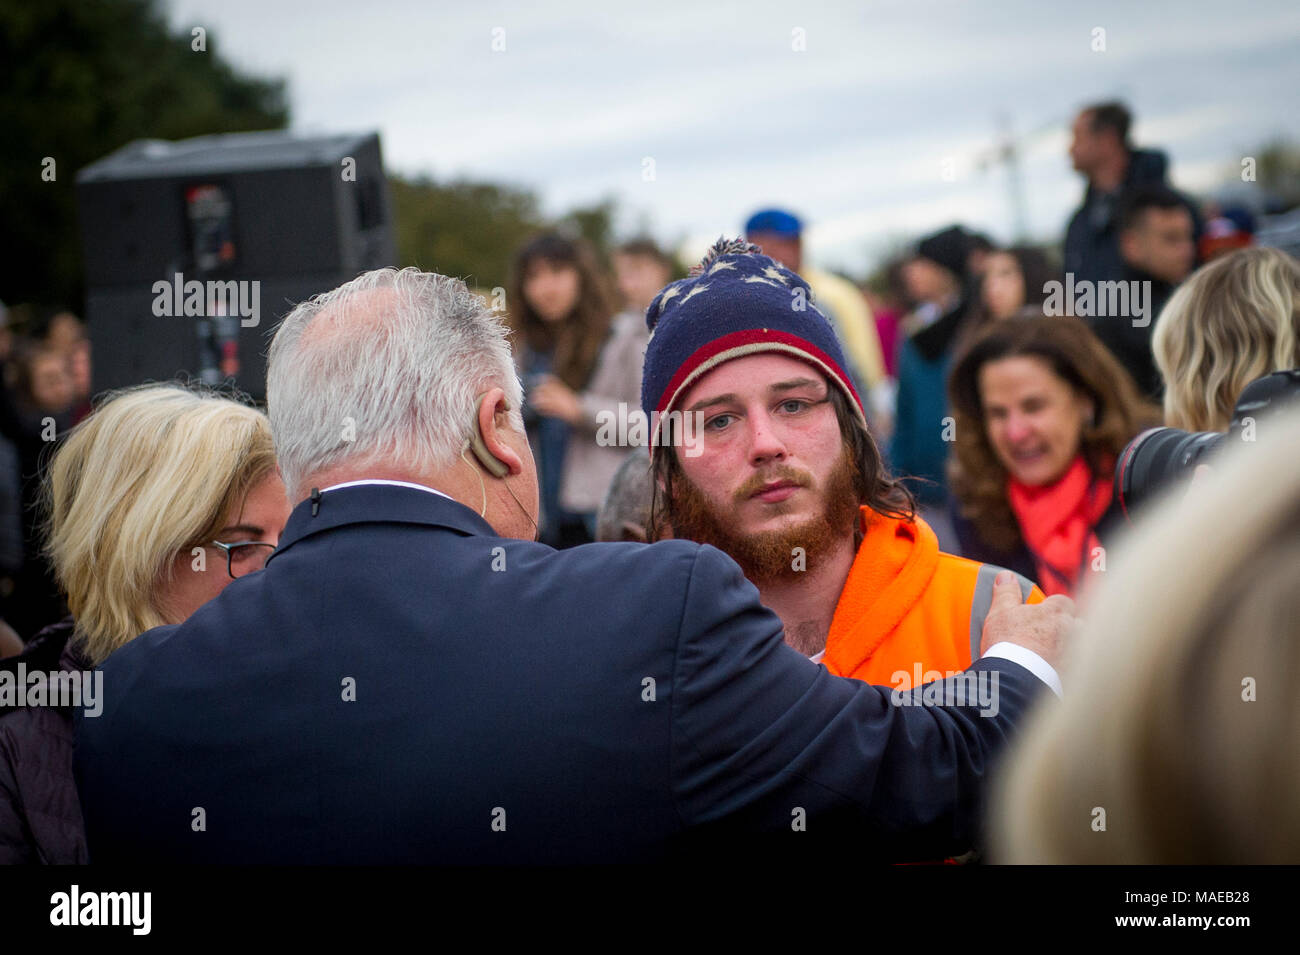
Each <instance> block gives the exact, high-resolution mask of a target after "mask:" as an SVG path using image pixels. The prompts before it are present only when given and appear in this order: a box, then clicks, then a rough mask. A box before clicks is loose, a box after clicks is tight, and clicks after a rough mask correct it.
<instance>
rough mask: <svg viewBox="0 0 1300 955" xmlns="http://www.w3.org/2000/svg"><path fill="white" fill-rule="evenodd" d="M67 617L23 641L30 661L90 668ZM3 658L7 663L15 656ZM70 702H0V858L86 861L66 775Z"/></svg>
mask: <svg viewBox="0 0 1300 955" xmlns="http://www.w3.org/2000/svg"><path fill="white" fill-rule="evenodd" d="M71 635H72V618H71V617H69V618H67V619H66V620H63V621H61V622H59V623H56V624H53V625H51V626H49V627H46V628H45V629H44V630H42V631H41V632H40V634H38V635H37V636H36V637H34V638H33V639H32V642H31V643H30V644H28V648H27V651H26V652H24V653H23V655H22V657H20V658H18V659H23V660H26V661H27V666H28V668H29V669H38V668H39V669H48V668H49V662H48V661H49V660H50V659H52V658H53V657H54V654H55V653H58V657H57V663H56V667H57V669H60V670H84V669H89V664H88V662H87V661H86V659H85V658H84V657H83V656H82V655H81V654H80V653H79V652H78V651H77V650H76V649H74V648H73V647H72V646H70V641H69V637H71ZM14 662H16V660H8V661H6V663H14ZM73 740H74V735H73V730H72V710H71V709H68V708H63V707H53V706H38V707H30V708H26V707H25V708H21V709H13V710H0V865H15V864H22V863H44V864H47V865H70V864H83V863H85V862H86V861H87V855H86V832H85V825H84V824H83V823H82V821H81V803H80V801H79V800H78V798H77V787H76V784H75V782H74V781H73V778H72V747H73Z"/></svg>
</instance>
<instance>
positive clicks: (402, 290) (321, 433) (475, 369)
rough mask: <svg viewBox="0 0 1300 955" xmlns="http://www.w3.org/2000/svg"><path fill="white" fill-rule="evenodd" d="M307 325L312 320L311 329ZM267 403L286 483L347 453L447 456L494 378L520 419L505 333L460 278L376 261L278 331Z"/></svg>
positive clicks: (381, 457)
mask: <svg viewBox="0 0 1300 955" xmlns="http://www.w3.org/2000/svg"><path fill="white" fill-rule="evenodd" d="M309 328H310V331H308V329H309ZM266 379H267V380H266V398H267V410H268V412H269V415H270V418H271V432H272V436H273V437H274V440H275V453H276V456H277V458H278V459H279V465H280V470H281V472H282V474H283V476H284V483H285V487H286V488H287V489H288V491H289V493H290V494H291V495H292V494H294V493H295V492H296V491H297V489H298V488H299V487H300V485H301V484H302V482H303V480H304V479H305V478H306V477H307V476H309V475H311V474H313V473H315V472H317V471H320V470H322V469H323V468H326V467H330V466H332V465H335V464H337V463H339V462H341V461H345V460H347V461H355V462H356V463H358V464H384V465H392V466H399V467H403V468H406V469H411V470H436V469H440V468H445V467H450V466H451V465H452V464H453V463H454V462H455V460H456V458H457V457H458V456H459V455H460V453H461V449H462V448H463V447H464V444H465V439H466V438H467V437H468V435H469V433H470V429H471V427H472V426H473V420H474V415H475V414H476V413H477V410H478V398H479V396H480V395H482V393H483V392H485V391H487V390H488V389H489V388H491V387H493V386H498V387H500V388H502V389H503V390H504V391H505V393H506V397H507V398H508V399H509V401H510V406H511V412H510V421H511V424H512V426H513V427H515V428H516V429H518V430H522V429H523V418H522V415H521V414H520V411H519V409H520V405H521V404H522V400H523V389H522V388H521V387H520V384H519V376H518V374H517V372H516V370H515V365H514V361H513V359H512V357H511V352H510V342H509V338H508V332H507V329H506V327H505V325H504V323H503V322H502V321H501V319H500V318H499V317H498V316H497V315H496V314H494V313H493V312H492V311H491V310H490V309H489V308H488V306H487V303H486V302H485V301H483V300H482V299H481V298H479V297H478V296H477V295H475V294H474V293H472V292H471V291H470V290H469V289H468V288H466V286H465V283H464V282H462V281H461V280H460V279H454V278H448V277H447V276H445V275H437V274H434V273H432V272H421V271H419V270H417V269H414V268H405V269H402V270H401V271H398V270H397V269H391V268H388V269H376V270H375V271H373V272H366V273H364V274H363V275H360V276H358V277H357V278H355V279H353V280H352V281H351V282H348V283H346V284H345V285H340V286H339V287H338V288H336V289H334V290H333V291H332V292H325V293H323V294H321V295H317V296H315V297H314V298H312V299H310V300H308V301H306V302H303V303H302V304H300V305H298V306H296V307H295V308H294V309H293V311H291V312H290V313H289V314H288V315H286V316H285V318H284V321H283V322H281V323H280V327H279V328H278V329H277V330H276V333H275V338H274V340H273V341H272V342H271V352H270V357H269V360H268V363H267V375H266Z"/></svg>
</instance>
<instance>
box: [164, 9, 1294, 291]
mask: <svg viewBox="0 0 1300 955" xmlns="http://www.w3.org/2000/svg"><path fill="white" fill-rule="evenodd" d="M168 13H169V16H170V19H171V23H172V25H173V27H174V28H177V29H184V30H185V31H187V32H188V30H189V29H190V28H192V27H193V26H203V27H204V28H206V29H207V30H208V31H209V34H210V36H211V37H212V38H213V39H214V42H213V46H214V47H215V48H217V49H219V50H220V52H221V54H222V55H223V56H224V57H226V58H228V59H229V60H231V61H232V62H233V63H235V64H236V65H237V66H239V67H240V68H242V69H245V70H248V71H252V72H255V73H261V74H269V75H276V76H283V77H285V78H286V79H287V80H288V89H289V102H290V107H291V111H292V127H293V128H294V129H295V130H299V131H304V132H314V131H322V132H354V131H364V130H371V129H374V130H378V131H379V133H380V134H381V137H382V143H383V150H384V158H385V163H386V165H387V166H388V168H389V169H390V170H393V171H397V172H401V173H405V174H414V173H420V172H428V173H432V174H433V175H434V176H435V177H438V178H440V179H441V178H447V177H452V176H468V177H472V178H479V179H488V180H494V181H502V182H509V183H513V184H518V185H523V186H527V187H529V188H532V189H533V190H535V191H536V192H537V193H538V194H539V195H540V196H541V198H542V200H543V203H544V206H545V208H546V209H547V211H548V212H553V213H559V212H562V211H564V210H566V209H568V208H570V207H572V206H574V205H577V204H583V203H590V202H594V201H597V200H599V199H601V198H603V197H605V196H614V197H616V198H617V199H618V200H619V202H620V205H621V207H622V209H623V211H624V214H625V215H624V219H623V220H621V221H620V223H619V226H620V229H621V231H622V232H623V233H624V234H627V233H630V232H631V231H633V230H637V229H638V228H640V227H642V226H645V227H648V228H649V229H650V230H651V231H652V232H653V233H654V234H655V235H656V236H657V237H658V238H660V239H661V240H664V241H668V242H672V243H677V242H679V241H682V242H684V243H685V245H686V250H687V253H688V254H693V253H694V252H696V251H698V250H699V248H700V247H701V246H703V245H705V244H707V242H708V241H709V240H710V239H711V238H713V237H716V236H717V235H718V234H719V233H722V232H726V233H728V234H734V233H737V232H738V231H739V230H740V228H741V225H742V224H743V222H744V219H745V217H746V216H747V214H748V213H749V212H750V211H752V210H754V209H756V208H758V207H760V206H764V205H774V204H775V205H782V206H786V207H788V208H791V209H792V210H794V211H796V212H797V213H799V214H800V215H801V216H802V217H803V218H804V219H805V221H806V222H808V223H809V231H808V236H807V239H806V242H807V243H808V245H809V250H810V254H811V256H812V257H813V258H814V259H816V260H818V261H819V262H820V263H821V264H823V265H829V266H832V267H844V268H848V269H850V270H851V271H854V272H858V271H861V270H862V269H863V268H864V266H865V265H866V264H867V263H868V262H869V261H870V260H871V259H872V258H873V257H874V256H875V255H878V254H879V252H880V251H881V250H882V249H883V248H885V247H886V246H887V245H888V244H889V243H890V242H892V241H896V240H897V239H899V238H903V237H909V236H915V235H916V234H917V233H919V232H920V231H923V230H925V229H929V228H935V227H940V226H943V225H946V224H948V223H950V222H953V221H963V222H965V223H967V224H969V225H972V226H975V227H978V228H982V229H985V230H986V231H988V232H990V233H991V234H992V235H993V236H994V237H995V238H998V239H1002V240H1005V239H1009V238H1010V237H1011V234H1012V230H1013V221H1014V220H1013V214H1012V203H1011V200H1010V190H1009V189H1008V185H1007V177H1006V173H1005V170H1004V169H1003V167H1001V166H996V165H995V166H993V167H992V168H988V169H985V170H981V169H980V163H979V159H980V156H981V155H982V154H983V153H984V152H986V151H987V150H988V149H989V148H990V147H991V146H992V145H993V144H994V143H995V142H996V140H997V136H998V130H999V123H1000V122H1007V123H1009V124H1010V126H1011V128H1012V129H1013V130H1014V131H1015V133H1016V134H1017V135H1018V136H1019V137H1021V139H1022V143H1023V149H1022V153H1021V155H1022V160H1021V173H1022V175H1021V182H1022V190H1023V195H1024V197H1025V201H1026V207H1027V220H1028V225H1029V229H1030V232H1031V234H1032V235H1034V236H1035V237H1038V238H1043V239H1055V238H1057V237H1058V236H1059V233H1060V232H1061V231H1062V230H1063V228H1064V224H1065V220H1066V218H1067V217H1068V215H1069V212H1070V210H1071V208H1072V207H1073V206H1074V205H1076V204H1077V202H1078V200H1079V198H1080V194H1081V190H1082V185H1081V182H1080V180H1079V179H1078V177H1077V176H1076V175H1075V174H1074V173H1073V172H1072V171H1071V170H1070V167H1069V162H1068V159H1067V158H1066V155H1065V150H1066V146H1067V143H1068V136H1067V131H1066V128H1067V126H1068V124H1069V121H1070V119H1071V118H1072V116H1073V113H1074V111H1075V110H1076V108H1077V107H1078V106H1079V105H1080V104H1082V103H1085V102H1088V101H1092V100H1096V99H1100V98H1106V97H1112V96H1120V97H1122V98H1123V99H1124V100H1126V101H1127V102H1128V103H1129V105H1130V106H1131V107H1132V108H1133V110H1134V112H1135V113H1136V115H1137V125H1136V129H1135V139H1136V141H1137V142H1138V144H1139V145H1158V146H1161V147H1163V148H1165V149H1166V150H1167V151H1168V152H1169V154H1170V158H1171V160H1172V163H1173V175H1174V180H1175V183H1176V184H1177V185H1179V186H1180V187H1183V188H1186V189H1192V190H1199V189H1205V188H1208V187H1210V186H1212V185H1214V184H1215V183H1216V182H1217V181H1219V180H1220V179H1221V178H1222V176H1223V170H1224V169H1225V167H1234V166H1238V165H1239V164H1240V161H1241V158H1242V157H1243V156H1247V155H1250V153H1251V152H1252V151H1253V149H1254V148H1255V147H1257V146H1258V145H1259V144H1260V143H1262V142H1264V141H1267V140H1268V139H1270V138H1272V137H1275V136H1278V135H1289V136H1290V137H1291V138H1292V139H1293V140H1297V141H1300V108H1298V107H1297V105H1296V100H1297V94H1298V93H1300V3H1297V2H1296V0H1237V2H1232V3H1223V2H1221V0H1219V2H1201V0H1179V2H1171V3H1165V2H1141V3H1138V2H1134V0H1121V2H1099V3H1070V4H1068V5H1065V4H1057V3H1054V2H1045V0H1002V2H977V0H935V2H924V0H903V2H893V0H883V2H858V3H825V2H814V0H801V2H797V3H796V2H791V3H764V2H761V0H747V2H744V3H740V2H722V3H717V2H712V0H695V2H678V0H671V2H653V0H650V2H636V3H625V4H618V5H615V4H612V3H596V2H577V0H560V2H554V0H540V2H533V3H502V2H492V0H487V2H467V3H446V2H440V0H433V2H428V0H367V2H357V0H314V2H301V3H299V2H279V0H171V2H170V3H168ZM1097 28H1101V29H1103V30H1104V31H1105V33H1104V43H1105V50H1104V51H1094V50H1093V46H1094V44H1095V40H1094V36H1095V33H1094V31H1095V30H1096V29H1097ZM494 43H495V45H496V46H498V47H500V46H502V45H504V49H497V50H494V48H493V47H494ZM799 47H802V49H800V48H799ZM1003 117H1005V119H1002V118H1003ZM647 160H649V161H650V162H648V161H647ZM647 170H650V171H652V172H653V178H652V179H647V175H646V174H647ZM434 266H435V267H436V263H434Z"/></svg>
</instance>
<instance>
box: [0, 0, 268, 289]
mask: <svg viewBox="0 0 1300 955" xmlns="http://www.w3.org/2000/svg"><path fill="white" fill-rule="evenodd" d="M204 39H205V43H206V50H204V51H196V50H194V49H192V48H191V45H192V36H191V34H190V32H189V30H188V29H187V30H185V31H183V32H177V33H175V34H173V33H171V32H170V31H169V30H168V27H167V24H166V21H165V20H164V18H163V16H162V14H161V13H160V12H159V11H158V9H157V5H156V4H155V3H154V2H153V0H41V2H39V3H31V2H27V0H0V76H3V80H2V81H0V83H2V85H0V97H3V103H4V123H3V125H4V134H3V136H0V208H2V209H4V215H5V223H4V226H5V231H6V233H7V235H6V241H5V248H6V253H5V255H4V256H3V257H2V258H0V298H3V299H4V300H5V301H9V302H15V301H24V300H33V301H40V302H46V303H51V304H65V305H70V306H73V307H80V301H81V296H82V292H83V289H82V269H81V241H80V236H79V235H78V232H77V220H76V204H75V177H76V173H77V171H78V170H79V169H81V168H83V167H84V166H86V165H88V164H89V163H91V162H94V161H95V160H97V159H100V158H102V157H103V156H105V155H107V154H108V153H110V152H112V151H113V150H115V149H118V148H120V147H121V146H123V145H125V144H126V143H128V142H130V141H132V140H134V139H141V138H154V139H185V138H187V137H190V136H198V135H203V134H209V133H227V132H237V131H245V130H255V129H278V128H283V127H284V125H285V124H286V123H287V122H288V115H289V114H288V107H287V106H286V100H285V92H284V84H283V81H280V80H264V79H257V78H252V77H247V76H243V75H241V74H239V73H237V72H236V71H235V70H234V69H233V68H232V67H231V66H230V65H229V64H228V63H226V62H225V61H224V60H222V59H221V58H220V56H219V55H218V52H217V49H216V38H215V37H214V36H213V35H212V34H211V33H208V34H206V36H205V38H204ZM45 157H50V158H52V159H54V161H55V171H56V178H55V179H54V181H45V180H43V179H42V175H41V173H42V168H43V161H44V159H45Z"/></svg>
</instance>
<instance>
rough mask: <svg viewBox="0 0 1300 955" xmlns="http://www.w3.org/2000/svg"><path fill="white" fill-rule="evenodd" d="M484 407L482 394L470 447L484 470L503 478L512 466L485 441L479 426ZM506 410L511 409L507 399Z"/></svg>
mask: <svg viewBox="0 0 1300 955" xmlns="http://www.w3.org/2000/svg"><path fill="white" fill-rule="evenodd" d="M482 409H483V399H482V396H480V397H479V405H478V412H476V413H475V415H474V421H473V423H472V425H471V426H470V429H469V438H468V440H469V449H470V450H471V451H473V452H474V457H476V458H478V463H479V464H481V465H483V470H484V471H487V473H488V474H490V475H492V476H493V477H496V478H503V477H505V476H506V475H507V474H509V473H510V466H509V465H507V464H506V463H505V462H504V461H502V460H501V459H500V458H498V457H496V456H495V455H493V454H492V452H491V451H489V450H488V446H487V444H486V443H485V442H484V441H483V431H482V430H481V429H480V428H479V426H478V419H479V413H481V412H482ZM505 410H506V411H509V410H510V402H509V400H506V401H505Z"/></svg>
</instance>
